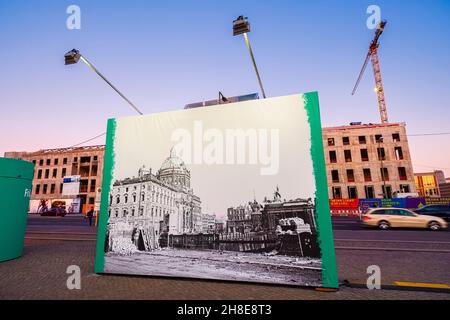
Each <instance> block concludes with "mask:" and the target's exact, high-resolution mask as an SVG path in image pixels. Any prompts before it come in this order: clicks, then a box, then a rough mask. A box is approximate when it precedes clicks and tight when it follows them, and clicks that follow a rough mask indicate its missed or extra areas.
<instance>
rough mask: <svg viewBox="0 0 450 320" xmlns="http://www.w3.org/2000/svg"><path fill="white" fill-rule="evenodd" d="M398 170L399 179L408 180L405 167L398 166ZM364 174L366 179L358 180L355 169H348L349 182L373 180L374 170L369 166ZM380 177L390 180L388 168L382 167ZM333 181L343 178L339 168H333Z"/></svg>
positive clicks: (382, 179)
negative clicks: (340, 175)
mask: <svg viewBox="0 0 450 320" xmlns="http://www.w3.org/2000/svg"><path fill="white" fill-rule="evenodd" d="M397 171H398V178H399V180H401V181H406V180H408V176H407V173H406V168H405V167H398V168H397ZM362 174H363V180H364V181H356V179H355V170H354V169H347V170H346V177H347V182H370V181H372V172H371V170H370V169H369V168H364V169H363V172H362ZM380 177H381V179H380V180H381V181H389V179H390V177H389V170H388V168H380ZM331 182H333V183H340V182H341V179H340V177H339V170H337V169H335V170H331ZM342 182H344V181H342Z"/></svg>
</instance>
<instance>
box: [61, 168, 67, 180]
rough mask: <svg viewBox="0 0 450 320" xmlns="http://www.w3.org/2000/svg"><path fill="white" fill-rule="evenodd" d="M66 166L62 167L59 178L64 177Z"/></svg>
mask: <svg viewBox="0 0 450 320" xmlns="http://www.w3.org/2000/svg"><path fill="white" fill-rule="evenodd" d="M66 170H67V169H66V168H62V170H61V178H64V177H65V176H66Z"/></svg>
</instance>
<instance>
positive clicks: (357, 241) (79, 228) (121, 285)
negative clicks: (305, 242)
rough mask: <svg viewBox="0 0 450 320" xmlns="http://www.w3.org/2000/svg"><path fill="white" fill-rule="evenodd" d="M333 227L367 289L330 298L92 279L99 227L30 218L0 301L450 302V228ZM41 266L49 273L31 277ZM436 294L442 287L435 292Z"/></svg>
mask: <svg viewBox="0 0 450 320" xmlns="http://www.w3.org/2000/svg"><path fill="white" fill-rule="evenodd" d="M333 229H334V238H335V247H336V260H337V265H338V273H339V280H340V282H341V283H343V282H344V281H348V282H350V283H352V284H359V285H361V288H348V287H345V286H341V288H340V290H339V292H338V293H334V294H324V293H316V292H314V291H311V290H306V289H292V288H286V287H273V286H266V285H253V284H242V283H221V282H214V281H213V282H210V281H206V282H205V281H197V280H183V281H179V280H173V279H165V278H155V277H150V278H142V277H137V278H133V277H132V278H129V277H120V276H97V275H95V274H94V273H93V261H94V255H95V240H96V231H97V228H96V227H90V226H89V225H88V224H87V223H86V221H83V219H82V217H81V216H80V215H77V216H66V217H63V218H60V217H40V216H36V215H30V217H29V220H28V226H27V236H26V245H25V251H24V256H23V257H22V258H20V259H16V260H13V261H9V262H6V263H1V264H0V299H1V298H5V297H7V298H24V299H26V298H42V299H50V298H55V297H57V298H83V299H84V298H89V299H95V298H114V299H117V298H123V299H142V298H145V299H247V298H254V299H450V273H449V272H448V266H449V265H450V233H449V231H448V230H447V231H439V232H432V231H428V230H397V229H392V230H388V231H381V230H373V229H366V228H362V227H361V226H360V225H359V224H358V220H356V219H353V218H334V219H333ZM70 264H76V265H80V267H81V269H82V274H83V284H84V287H83V288H84V290H81V291H80V292H74V291H71V292H70V291H68V290H67V289H66V288H65V281H66V279H67V275H66V273H65V268H67V266H68V265H70ZM36 265H45V268H39V270H40V271H39V273H38V274H36V276H30V272H31V271H30V270H35V269H34V268H35V266H36ZM371 265H378V266H379V267H380V269H381V283H382V287H383V288H385V289H383V290H367V289H365V288H362V286H364V285H365V283H366V279H367V277H368V274H367V267H368V266H371ZM399 282H407V283H409V284H410V285H411V283H412V284H413V285H414V286H417V285H418V286H424V287H425V288H422V289H420V291H411V289H408V288H407V289H408V290H406V291H405V290H404V289H405V287H398V286H397V285H398V284H399ZM22 284H23V285H22ZM389 286H392V287H389ZM33 288H34V289H36V290H33ZM158 288H160V289H161V290H159V289H158ZM430 288H432V289H431V290H434V289H436V288H441V289H442V288H443V289H442V290H441V289H439V290H441V292H429V290H430ZM433 288H434V289H433ZM398 289H402V290H398ZM161 292H164V294H163V295H162V294H161Z"/></svg>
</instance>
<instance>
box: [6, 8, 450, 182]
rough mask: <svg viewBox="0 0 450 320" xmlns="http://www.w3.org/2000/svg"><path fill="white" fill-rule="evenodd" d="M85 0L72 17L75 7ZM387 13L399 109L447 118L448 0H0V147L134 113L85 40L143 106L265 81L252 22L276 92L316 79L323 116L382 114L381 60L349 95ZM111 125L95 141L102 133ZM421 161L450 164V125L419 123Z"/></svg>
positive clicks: (268, 84) (398, 116) (305, 88)
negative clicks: (377, 72) (373, 19)
mask: <svg viewBox="0 0 450 320" xmlns="http://www.w3.org/2000/svg"><path fill="white" fill-rule="evenodd" d="M71 4H76V5H78V6H79V7H80V8H81V29H80V30H69V29H67V27H66V19H67V17H68V16H69V15H68V14H67V13H66V8H67V7H68V6H69V5H71ZM371 4H376V5H379V6H380V7H381V13H382V18H383V19H387V20H388V24H387V26H386V29H385V32H384V33H383V35H382V36H381V41H380V42H381V45H380V49H379V55H380V64H381V71H382V76H383V82H384V88H385V95H386V103H387V108H388V115H389V120H390V121H391V122H406V124H407V132H408V134H411V135H414V134H422V133H445V132H450V123H449V119H450V59H449V57H450V37H449V30H450V1H448V0H441V1H439V0H432V1H425V0H423V1H415V0H409V1H373V0H372V1H362V0H358V1H357V0H354V1H353V0H352V1H350V0H346V1H299V0H292V1H274V0H273V1H272V0H270V1H269V0H267V1H261V0H252V1H250V0H226V1H225V0H223V1H212V0H211V1H206V0H182V1H174V0H169V1H148V0H147V1H143V0H142V1H123V0H120V1H119V0H117V1H99V0H97V1H92V0H91V1H81V0H71V1H65V0H64V1H63V0H60V1H54V0H46V1H44V0H39V1H21V0H19V1H7V0H0V34H1V38H0V39H1V45H0V46H1V50H0V57H1V60H2V63H1V65H0V90H1V91H0V92H1V94H0V137H1V138H0V155H3V153H4V152H5V151H36V150H38V149H43V148H53V147H67V146H71V145H74V144H77V143H79V142H81V141H83V140H86V139H89V138H91V137H93V136H96V135H98V134H100V133H102V132H104V131H106V121H107V119H108V118H114V117H121V116H128V115H134V114H135V111H134V110H132V109H131V108H130V107H129V106H128V105H127V104H126V102H125V101H123V100H122V99H121V98H120V97H119V96H118V95H117V94H116V93H115V92H114V91H113V90H112V89H111V88H110V87H108V85H107V84H106V83H104V82H103V81H102V80H101V79H100V78H99V77H98V76H97V75H95V74H94V73H93V72H92V71H91V70H89V69H88V68H87V66H86V65H84V64H81V63H80V64H77V65H72V66H65V65H64V58H63V56H64V53H65V52H67V51H69V50H70V49H72V48H77V49H79V50H80V51H81V53H82V54H84V55H85V56H86V57H87V58H88V59H89V60H90V61H91V62H92V63H93V64H94V65H95V66H96V67H97V68H98V69H99V70H100V71H101V72H102V73H103V74H104V75H105V76H106V77H107V78H108V79H109V80H111V81H112V83H114V84H115V85H116V86H117V87H118V88H119V89H120V90H121V91H122V92H124V93H125V95H126V96H127V97H128V98H130V100H131V101H133V102H134V103H135V104H136V105H137V106H138V107H139V108H140V109H141V110H142V111H143V112H144V113H146V114H148V113H155V112H160V111H169V110H177V109H180V108H183V107H184V105H185V104H187V103H191V102H197V101H202V100H209V99H214V98H216V97H217V95H218V91H219V90H220V91H222V92H223V93H224V94H225V95H226V96H234V95H241V94H248V93H253V92H258V91H259V87H258V82H257V80H256V77H255V74H254V70H253V67H252V65H251V60H250V57H249V54H248V51H247V49H246V47H245V42H244V39H243V37H242V36H239V37H233V36H232V21H233V20H234V19H235V18H236V17H237V16H239V15H245V16H248V17H249V20H250V22H251V25H252V31H251V33H250V34H249V37H250V40H251V42H252V46H253V50H254V53H255V57H256V61H257V64H258V67H259V69H260V73H261V77H262V80H263V83H264V87H265V90H266V93H267V95H268V96H269V97H275V96H280V95H288V94H294V93H300V92H309V91H318V92H319V97H320V107H321V115H322V124H323V126H336V125H343V124H348V123H349V122H352V121H362V122H363V123H369V122H371V123H377V122H379V121H380V119H379V118H380V116H379V112H378V105H377V99H376V95H375V93H374V91H373V88H374V86H375V83H374V77H373V72H372V67H371V65H370V64H369V66H368V67H367V70H366V73H365V75H364V77H363V80H362V82H361V84H360V87H359V89H358V92H357V94H356V95H355V96H351V94H350V93H351V90H352V88H353V85H354V83H355V81H356V78H357V76H358V73H359V71H360V68H361V66H362V63H363V60H364V58H365V55H366V53H367V50H368V47H369V43H370V41H371V40H372V38H373V34H374V30H369V29H368V28H367V27H366V19H367V18H368V16H369V15H368V14H367V13H366V9H367V7H368V6H369V5H371ZM104 142H105V139H104V137H101V138H99V139H96V140H94V141H91V142H89V143H88V144H104ZM409 142H410V148H411V153H412V160H413V164H414V168H415V171H416V172H425V171H432V170H433V169H443V170H444V171H445V172H446V175H447V176H450V135H440V136H410V137H409Z"/></svg>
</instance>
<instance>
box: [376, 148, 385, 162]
mask: <svg viewBox="0 0 450 320" xmlns="http://www.w3.org/2000/svg"><path fill="white" fill-rule="evenodd" d="M377 154H378V160H380V161H381V160H386V152H385V151H384V148H377Z"/></svg>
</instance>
